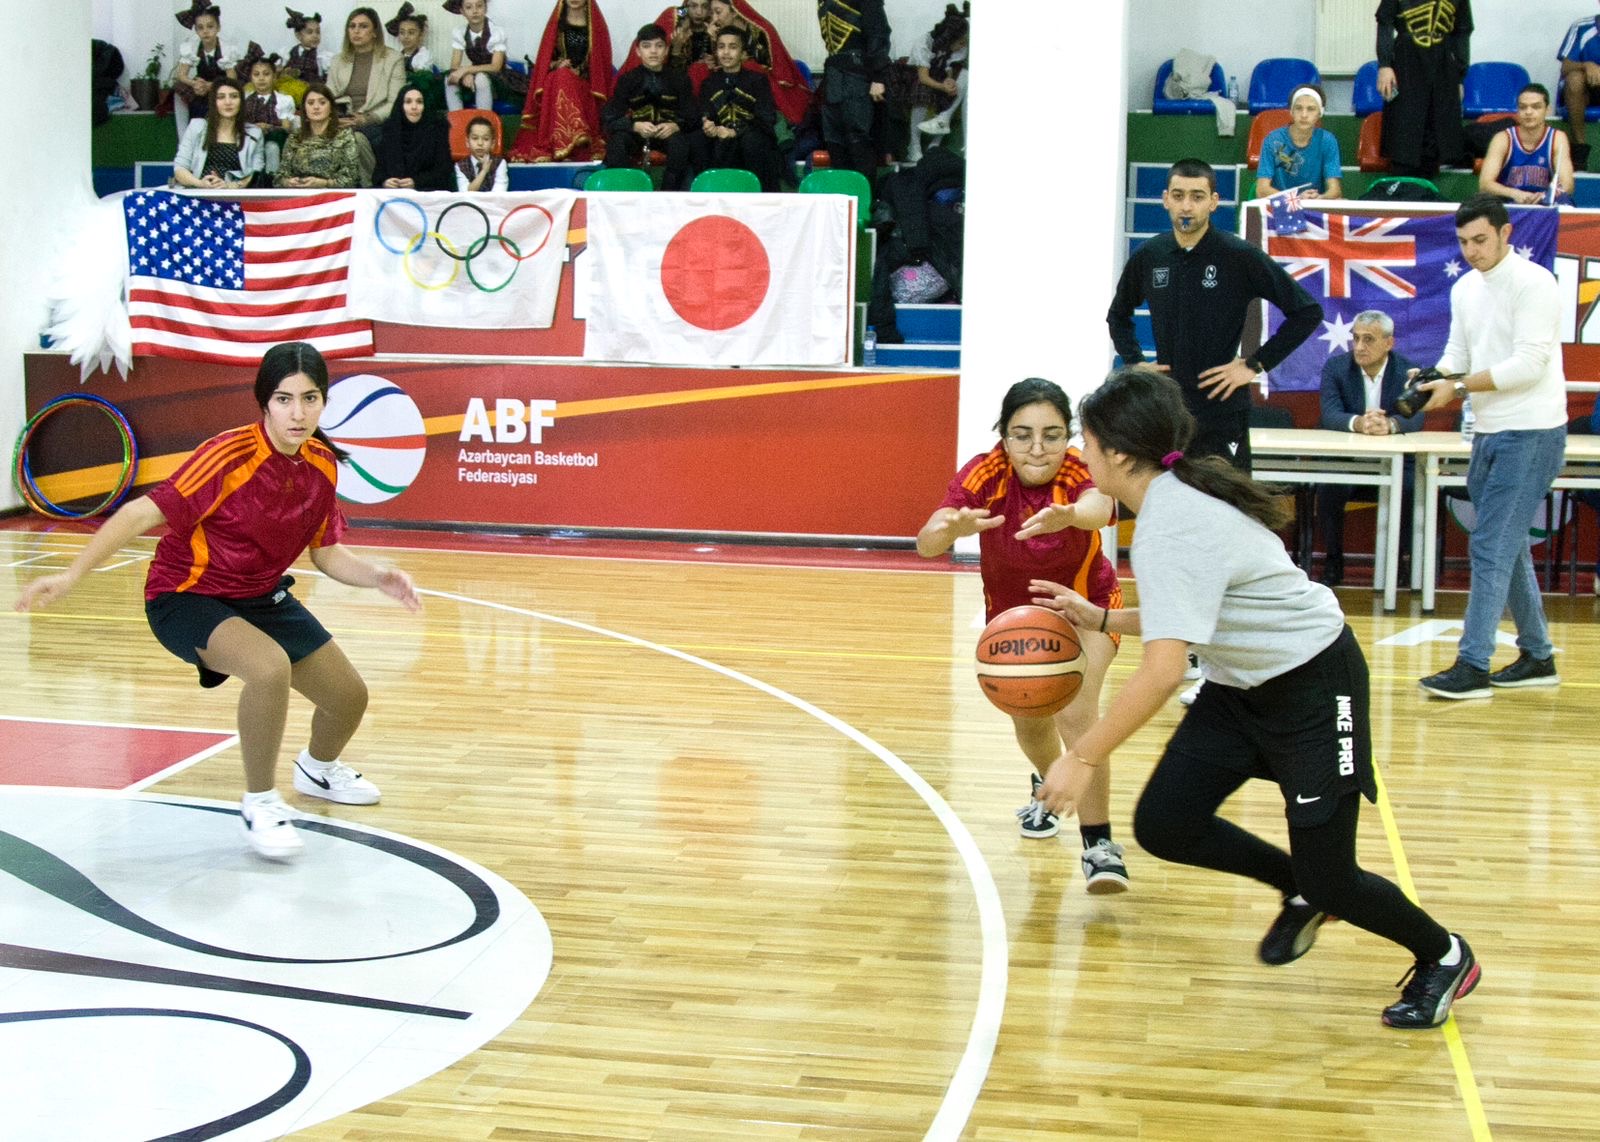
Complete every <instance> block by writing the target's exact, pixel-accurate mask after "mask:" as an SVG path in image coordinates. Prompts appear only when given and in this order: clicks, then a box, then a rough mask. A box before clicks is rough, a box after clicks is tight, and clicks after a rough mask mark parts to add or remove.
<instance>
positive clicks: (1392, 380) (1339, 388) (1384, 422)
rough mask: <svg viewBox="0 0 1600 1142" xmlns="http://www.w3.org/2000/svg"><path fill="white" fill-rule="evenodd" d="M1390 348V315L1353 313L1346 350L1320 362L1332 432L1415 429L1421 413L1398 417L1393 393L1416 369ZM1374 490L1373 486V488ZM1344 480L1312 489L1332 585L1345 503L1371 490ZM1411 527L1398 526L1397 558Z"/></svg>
mask: <svg viewBox="0 0 1600 1142" xmlns="http://www.w3.org/2000/svg"><path fill="white" fill-rule="evenodd" d="M1415 367H1416V366H1414V365H1413V364H1412V363H1411V362H1410V361H1408V360H1406V359H1405V358H1404V357H1402V356H1400V355H1399V354H1398V353H1396V352H1395V351H1394V320H1393V319H1392V318H1391V317H1390V316H1389V315H1388V314H1387V313H1383V312H1381V311H1380V310H1376V309H1369V310H1366V311H1365V312H1362V313H1358V314H1356V319H1355V323H1354V327H1353V329H1352V341H1351V345H1350V352H1348V353H1339V354H1336V355H1335V356H1332V357H1329V358H1328V362H1327V364H1325V365H1323V367H1322V427H1323V428H1326V429H1330V430H1332V431H1334V432H1360V433H1363V434H1365V435H1367V436H1391V435H1393V434H1394V433H1397V432H1417V431H1420V430H1421V428H1422V413H1421V412H1420V411H1419V412H1417V414H1416V415H1415V416H1408V417H1402V416H1400V414H1399V413H1398V411H1396V409H1395V406H1394V402H1395V398H1396V397H1398V396H1399V395H1400V389H1401V388H1402V387H1403V386H1404V385H1405V383H1406V373H1407V371H1408V370H1410V369H1413V368H1415ZM1411 486H1412V480H1411V469H1410V468H1409V467H1407V469H1406V482H1405V496H1404V505H1403V506H1402V507H1401V509H1400V510H1401V513H1402V514H1401V517H1400V518H1401V519H1402V520H1405V519H1409V518H1410V516H1411ZM1374 491H1375V489H1374ZM1370 494H1371V493H1370V492H1369V490H1368V489H1366V488H1358V487H1353V486H1351V485H1348V484H1324V485H1322V486H1320V487H1319V488H1318V490H1317V520H1318V525H1319V527H1320V528H1321V531H1322V549H1323V551H1324V552H1326V556H1325V557H1324V559H1323V562H1322V582H1323V583H1325V584H1327V585H1328V586H1329V587H1337V586H1338V585H1339V584H1340V583H1341V582H1343V581H1344V508H1345V504H1347V503H1348V502H1349V501H1350V500H1351V498H1352V497H1361V496H1366V495H1370ZM1410 546H1411V529H1410V528H1409V527H1404V526H1402V527H1401V529H1400V557H1401V559H1402V560H1404V559H1406V558H1407V557H1408V556H1409V555H1410V554H1411V552H1410Z"/></svg>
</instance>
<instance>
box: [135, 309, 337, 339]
mask: <svg viewBox="0 0 1600 1142" xmlns="http://www.w3.org/2000/svg"><path fill="white" fill-rule="evenodd" d="M128 324H129V325H131V326H133V327H134V328H135V329H149V330H152V331H154V332H158V333H171V334H175V335H177V336H180V337H195V338H202V337H203V338H207V339H209V340H212V341H215V342H217V343H218V344H219V345H227V344H232V343H236V342H250V343H263V342H276V341H309V340H311V339H312V338H313V337H332V336H334V335H336V334H340V333H365V332H367V330H368V328H369V323H368V322H365V321H344V322H339V323H337V324H328V325H301V326H293V327H283V328H275V329H226V330H218V329H213V328H212V327H211V326H209V325H191V324H189V323H188V322H184V321H173V320H170V319H169V318H165V317H146V316H133V317H130V318H129V319H128ZM154 343H155V344H159V342H154Z"/></svg>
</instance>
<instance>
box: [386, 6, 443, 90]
mask: <svg viewBox="0 0 1600 1142" xmlns="http://www.w3.org/2000/svg"><path fill="white" fill-rule="evenodd" d="M383 27H384V30H385V31H387V32H388V33H389V34H390V35H391V36H393V37H394V38H395V42H396V43H398V44H399V45H400V58H401V59H402V60H404V61H405V65H406V82H407V83H410V84H414V85H416V86H417V87H419V88H421V89H422V97H423V100H424V101H425V102H426V103H427V105H428V109H429V110H430V111H437V110H441V109H443V108H444V107H445V106H446V103H445V93H444V81H443V80H442V79H441V78H440V77H439V76H438V75H437V74H436V73H435V72H434V70H433V54H432V53H431V52H429V51H428V49H427V47H426V45H424V44H423V40H425V39H426V38H427V35H428V17H427V14H426V13H423V12H418V11H417V10H416V9H415V8H413V7H412V6H411V0H406V2H405V3H404V4H402V5H400V11H398V12H396V13H395V16H394V19H392V20H390V21H389V22H388V23H387V24H385V25H384V26H383Z"/></svg>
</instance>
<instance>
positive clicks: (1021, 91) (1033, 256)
mask: <svg viewBox="0 0 1600 1142" xmlns="http://www.w3.org/2000/svg"><path fill="white" fill-rule="evenodd" d="M1127 22H1128V17H1127V2H1126V0H1111V2H1109V3H1100V4H1066V5H1062V4H1053V3H1041V2H1039V0H1024V2H1022V3H1017V4H1011V5H998V4H994V3H975V4H973V6H972V52H971V58H972V82H971V84H970V86H969V87H968V96H967V107H966V116H967V127H966V137H967V199H966V240H965V243H964V265H963V272H962V330H961V405H960V430H959V440H958V442H957V448H956V456H955V457H952V459H954V460H957V461H958V462H959V461H962V460H965V459H967V458H968V457H969V456H972V455H974V454H975V453H977V452H981V451H984V450H986V449H988V448H989V447H991V446H992V445H993V444H994V439H995V438H994V433H993V430H992V428H991V426H992V425H993V424H994V421H995V417H996V415H997V414H998V413H999V410H1000V398H1001V396H1002V395H1003V394H1004V393H1005V390H1006V389H1007V388H1009V387H1010V386H1011V385H1012V384H1013V383H1015V382H1016V381H1020V380H1022V379H1023V378H1025V377H1044V378H1045V379H1046V380H1051V381H1054V382H1056V383H1057V384H1059V385H1060V386H1061V387H1062V388H1064V389H1065V390H1066V391H1067V393H1068V395H1069V396H1071V397H1072V398H1073V400H1074V404H1076V400H1077V398H1078V397H1079V396H1081V395H1082V394H1084V393H1086V392H1089V391H1090V390H1092V389H1094V388H1096V387H1097V386H1098V385H1099V384H1100V382H1101V380H1102V379H1104V377H1105V374H1106V371H1107V370H1108V368H1109V367H1110V364H1111V354H1112V350H1111V339H1110V336H1109V334H1108V333H1107V331H1106V323H1105V314H1106V307H1107V306H1108V305H1109V304H1110V302H1111V293H1112V290H1113V288H1114V287H1115V285H1116V271H1117V268H1118V266H1119V265H1120V264H1121V259H1120V258H1119V256H1118V247H1119V245H1120V244H1121V243H1122V241H1123V239H1122V230H1123V218H1122V213H1123V196H1124V190H1123V184H1124V183H1125V182H1126V179H1127V161H1126V142H1125V136H1126V124H1127V94H1126V91H1127V87H1126V83H1125V82H1124V80H1123V76H1122V72H1123V66H1124V60H1125V56H1126V51H1127Z"/></svg>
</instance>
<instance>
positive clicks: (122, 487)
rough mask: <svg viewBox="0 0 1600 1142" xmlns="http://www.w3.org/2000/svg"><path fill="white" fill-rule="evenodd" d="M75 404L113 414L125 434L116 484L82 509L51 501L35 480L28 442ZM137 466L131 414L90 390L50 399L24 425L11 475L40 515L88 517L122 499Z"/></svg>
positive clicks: (119, 429)
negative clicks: (46, 422)
mask: <svg viewBox="0 0 1600 1142" xmlns="http://www.w3.org/2000/svg"><path fill="white" fill-rule="evenodd" d="M73 407H86V408H98V409H99V410H100V411H101V412H104V413H105V414H106V415H107V416H109V417H110V418H111V422H112V423H113V424H115V425H116V426H117V433H118V435H120V436H121V437H122V472H121V474H120V475H119V476H118V477H117V483H116V486H115V487H114V488H112V489H111V491H110V493H108V494H107V495H106V497H105V498H104V499H103V500H101V501H100V502H99V503H98V504H95V505H94V506H93V507H91V508H88V509H86V510H85V511H81V512H75V511H72V510H71V509H69V508H64V507H62V506H61V505H60V504H57V503H52V502H51V501H50V499H49V498H48V497H47V496H46V495H45V494H44V493H43V492H41V491H40V490H39V485H38V484H36V483H35V482H34V479H33V465H32V464H31V463H29V460H28V445H29V444H31V443H32V442H33V435H34V433H36V432H37V431H38V430H39V426H40V425H42V424H43V423H44V422H45V421H46V420H48V419H50V417H52V416H54V415H55V414H56V413H58V412H60V411H61V410H62V409H64V408H73ZM138 466H139V446H138V444H137V443H135V441H134V439H133V426H132V425H131V424H129V423H128V418H127V417H126V416H123V415H122V410H121V409H119V408H118V407H117V406H116V405H114V404H112V403H111V402H110V401H108V400H106V399H105V398H103V397H97V396H94V395H92V394H89V393H69V394H67V395H66V396H60V397H57V398H56V399H55V400H53V401H50V402H49V403H48V404H46V405H45V406H44V407H43V408H41V409H40V410H39V411H38V412H36V413H34V414H33V416H32V417H31V418H30V419H29V420H28V423H27V424H25V425H23V426H22V432H21V433H20V434H19V435H18V436H17V449H16V453H15V455H14V457H13V465H12V472H11V476H12V480H13V482H14V483H15V484H16V488H17V494H18V495H20V496H21V497H22V500H23V502H24V503H26V504H27V505H28V506H29V507H30V508H32V509H33V510H34V511H36V512H38V513H39V514H40V515H42V516H49V517H50V518H51V519H87V518H88V517H90V516H93V515H99V514H100V513H101V512H105V511H110V510H111V509H112V508H114V507H116V506H117V505H118V504H119V503H121V502H122V500H123V498H124V497H126V496H127V494H128V492H129V490H130V489H131V488H132V487H133V476H134V472H135V471H136V470H137V468H138Z"/></svg>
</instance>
